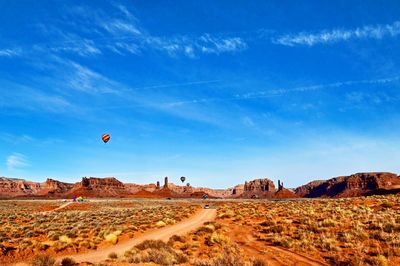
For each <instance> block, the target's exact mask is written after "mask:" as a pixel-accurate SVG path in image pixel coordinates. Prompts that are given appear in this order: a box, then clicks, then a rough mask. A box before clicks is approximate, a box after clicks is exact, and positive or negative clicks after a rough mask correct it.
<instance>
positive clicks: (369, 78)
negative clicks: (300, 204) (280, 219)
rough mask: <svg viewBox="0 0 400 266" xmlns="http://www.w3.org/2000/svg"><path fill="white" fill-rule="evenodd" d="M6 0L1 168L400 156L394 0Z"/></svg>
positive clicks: (259, 173)
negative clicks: (108, 137)
mask: <svg viewBox="0 0 400 266" xmlns="http://www.w3.org/2000/svg"><path fill="white" fill-rule="evenodd" d="M0 10H1V11H0V12H1V16H0V143H1V144H0V147H1V148H0V176H8V177H20V178H25V179H29V180H34V181H43V180H45V178H47V177H52V178H56V179H60V180H63V181H68V182H77V181H79V180H80V178H81V177H82V176H100V177H104V176H115V177H117V178H118V179H120V180H122V181H125V182H136V183H150V182H155V181H156V180H161V178H162V177H164V176H169V177H170V178H171V179H172V181H174V182H176V183H177V182H178V179H179V177H180V176H182V175H184V176H187V178H188V181H189V182H190V183H191V184H192V185H194V186H209V187H216V188H223V187H231V186H233V185H235V184H238V183H243V182H244V180H250V179H254V178H260V177H268V178H271V179H273V180H275V181H277V180H278V179H281V180H283V181H284V183H285V185H286V186H287V187H296V186H298V185H301V184H303V183H306V182H308V181H311V180H313V179H321V178H329V177H333V176H338V175H347V174H351V173H355V172H362V171H391V172H397V173H399V172H400V164H399V162H400V160H399V159H400V150H399V148H398V147H399V144H400V137H399V136H400V134H399V133H400V129H399V121H400V120H399V119H400V105H399V103H400V91H399V89H400V49H399V48H400V45H399V44H400V4H399V2H398V1H379V2H378V1H335V3H334V4H333V2H332V3H330V2H329V1H301V2H296V3H295V2H293V1H128V0H126V1H122V0H121V1H117V0H115V1H111V0H110V1H57V0H52V1H49V0H43V1H40V3H39V2H37V1H27V0H26V1H24V0H19V1H5V0H0ZM105 132H107V133H109V134H111V140H110V142H109V143H108V144H106V145H105V144H103V143H102V142H101V139H100V137H101V134H102V133H105Z"/></svg>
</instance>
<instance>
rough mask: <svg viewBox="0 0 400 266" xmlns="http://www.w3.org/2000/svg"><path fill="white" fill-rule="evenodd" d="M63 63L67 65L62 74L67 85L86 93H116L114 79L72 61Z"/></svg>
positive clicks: (116, 85)
mask: <svg viewBox="0 0 400 266" xmlns="http://www.w3.org/2000/svg"><path fill="white" fill-rule="evenodd" d="M64 64H65V65H66V66H67V67H68V70H67V73H66V74H65V76H64V78H65V80H66V82H67V85H68V87H70V88H72V89H74V90H78V91H83V92H86V93H113V94H117V93H118V89H117V87H118V84H117V83H116V82H115V81H113V80H110V79H108V78H106V77H105V76H103V75H101V74H99V73H97V72H95V71H93V70H91V69H90V68H88V67H85V66H83V65H80V64H78V63H75V62H73V61H64Z"/></svg>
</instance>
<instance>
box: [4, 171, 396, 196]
mask: <svg viewBox="0 0 400 266" xmlns="http://www.w3.org/2000/svg"><path fill="white" fill-rule="evenodd" d="M399 192H400V176H398V175H396V174H392V173H358V174H354V175H350V176H340V177H335V178H331V179H329V180H326V181H321V180H319V181H313V182H310V183H308V184H306V185H304V186H300V187H298V188H296V189H295V191H292V190H290V189H286V188H284V186H283V183H282V182H281V181H280V180H279V181H278V189H276V188H275V185H274V183H273V182H272V180H270V179H268V178H264V179H255V180H252V181H246V182H245V183H244V184H241V185H237V186H235V187H233V188H228V189H211V188H202V187H192V186H187V185H185V186H178V185H175V184H173V183H168V177H165V179H164V185H163V187H161V186H160V182H157V184H154V183H153V184H146V185H138V184H130V183H122V182H120V181H119V180H117V179H116V178H114V177H107V178H96V177H89V178H86V177H83V178H82V180H81V181H80V182H77V183H75V184H70V183H64V182H60V181H57V180H54V179H50V178H48V179H47V180H46V181H45V182H43V183H38V182H30V181H25V180H22V179H15V178H14V179H12V178H5V177H0V198H10V197H49V198H64V197H67V198H70V197H73V196H78V195H80V196H84V197H144V198H169V197H171V198H172V197H174V198H201V197H202V195H204V194H207V195H209V198H249V199H250V198H294V197H353V196H364V195H373V194H387V193H399Z"/></svg>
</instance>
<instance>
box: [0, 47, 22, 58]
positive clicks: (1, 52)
mask: <svg viewBox="0 0 400 266" xmlns="http://www.w3.org/2000/svg"><path fill="white" fill-rule="evenodd" d="M21 52H22V50H21V49H20V48H12V49H0V57H15V56H19V55H21Z"/></svg>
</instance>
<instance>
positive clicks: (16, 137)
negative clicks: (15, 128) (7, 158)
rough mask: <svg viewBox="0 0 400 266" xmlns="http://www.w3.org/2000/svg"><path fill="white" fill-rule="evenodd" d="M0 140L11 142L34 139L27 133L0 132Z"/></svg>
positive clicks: (23, 141)
mask: <svg viewBox="0 0 400 266" xmlns="http://www.w3.org/2000/svg"><path fill="white" fill-rule="evenodd" d="M0 140H1V141H3V142H7V143H11V144H21V143H29V142H32V141H33V140H34V139H33V138H32V137H31V136H29V135H26V134H24V135H15V134H10V133H0Z"/></svg>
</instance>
